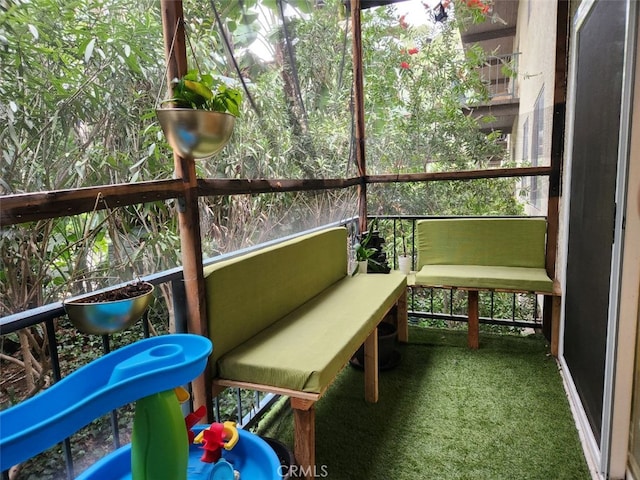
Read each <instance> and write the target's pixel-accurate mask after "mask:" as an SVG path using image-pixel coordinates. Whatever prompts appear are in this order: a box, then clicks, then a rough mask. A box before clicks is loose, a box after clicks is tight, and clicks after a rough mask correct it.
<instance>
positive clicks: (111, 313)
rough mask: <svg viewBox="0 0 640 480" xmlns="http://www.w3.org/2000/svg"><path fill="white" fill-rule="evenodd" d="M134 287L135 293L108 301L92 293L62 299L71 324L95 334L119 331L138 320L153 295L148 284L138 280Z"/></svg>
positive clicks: (150, 285) (151, 288) (152, 287)
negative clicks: (70, 298) (138, 282)
mask: <svg viewBox="0 0 640 480" xmlns="http://www.w3.org/2000/svg"><path fill="white" fill-rule="evenodd" d="M134 286H135V293H133V294H132V295H131V296H128V297H127V296H126V295H125V298H122V299H116V300H108V299H104V298H102V296H100V295H97V294H95V293H92V294H88V295H85V296H83V297H78V298H74V299H72V300H65V301H64V302H63V304H64V309H65V311H66V312H67V316H68V317H69V320H71V323H73V325H74V326H75V327H76V328H77V329H78V330H80V331H81V332H84V333H91V334H95V335H104V334H110V333H115V332H119V331H120V330H124V329H125V328H128V327H130V326H131V325H133V324H134V323H135V322H137V321H138V320H140V318H141V317H142V315H143V314H144V312H145V310H146V309H147V307H148V306H149V302H150V301H151V299H152V298H153V290H154V286H153V285H152V284H151V283H148V282H141V283H140V284H136V285H134ZM126 288H127V287H123V290H126ZM110 293H112V292H110ZM116 298H119V297H116Z"/></svg>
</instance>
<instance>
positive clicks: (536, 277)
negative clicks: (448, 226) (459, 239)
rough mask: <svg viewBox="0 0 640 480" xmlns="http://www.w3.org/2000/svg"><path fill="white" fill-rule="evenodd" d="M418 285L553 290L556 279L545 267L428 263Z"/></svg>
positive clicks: (527, 290)
mask: <svg viewBox="0 0 640 480" xmlns="http://www.w3.org/2000/svg"><path fill="white" fill-rule="evenodd" d="M415 283H416V284H417V285H427V286H442V287H459V288H474V289H478V290H483V289H498V290H519V291H523V292H538V293H551V292H552V288H553V281H552V280H551V279H550V278H549V276H548V275H547V272H546V271H545V269H544V268H527V267H500V266H498V267H496V266H487V265H425V266H424V267H422V268H421V269H420V271H418V272H417V273H416V279H415Z"/></svg>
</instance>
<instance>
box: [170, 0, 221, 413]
mask: <svg viewBox="0 0 640 480" xmlns="http://www.w3.org/2000/svg"><path fill="white" fill-rule="evenodd" d="M161 8H162V30H163V34H164V47H165V56H166V61H167V85H168V87H169V89H171V79H173V78H175V77H181V76H182V75H184V74H185V73H187V53H186V44H185V36H184V23H183V18H184V17H183V10H182V0H161ZM174 35H175V38H174ZM173 159H174V168H175V177H176V178H178V179H181V180H182V187H183V196H182V197H181V198H178V224H179V227H180V244H181V249H182V267H183V275H184V286H185V291H186V310H187V325H188V330H189V332H190V333H194V334H197V335H202V336H205V337H208V336H209V335H208V333H209V332H208V328H207V316H206V303H205V301H206V300H205V288H204V274H203V267H202V243H201V238H200V214H199V211H198V182H197V178H196V166H195V161H194V160H193V159H190V158H182V157H180V156H179V155H177V154H175V153H174V156H173ZM208 372H209V368H208V367H207V368H206V369H205V371H204V372H203V373H202V374H201V375H200V376H199V377H198V378H196V379H194V380H193V382H192V399H193V404H194V406H195V407H196V408H198V407H199V406H200V405H206V408H207V421H208V422H212V421H213V413H214V412H213V402H212V397H211V395H212V394H211V378H210V376H209V374H208Z"/></svg>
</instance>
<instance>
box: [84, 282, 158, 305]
mask: <svg viewBox="0 0 640 480" xmlns="http://www.w3.org/2000/svg"><path fill="white" fill-rule="evenodd" d="M152 288H153V286H152V285H151V284H150V283H146V282H136V283H130V284H129V285H125V286H123V287H120V288H118V289H116V290H111V291H109V292H104V293H96V294H95V295H90V296H88V297H84V298H81V299H78V300H75V301H74V303H100V302H116V301H118V300H127V299H129V298H135V297H139V296H140V295H144V294H145V293H149V292H150V291H151V289H152Z"/></svg>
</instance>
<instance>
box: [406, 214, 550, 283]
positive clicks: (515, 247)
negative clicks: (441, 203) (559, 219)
mask: <svg viewBox="0 0 640 480" xmlns="http://www.w3.org/2000/svg"><path fill="white" fill-rule="evenodd" d="M416 231H417V239H416V242H417V245H418V265H417V269H418V270H420V269H421V268H422V267H423V266H424V265H495V266H504V267H528V268H544V265H545V238H546V233H547V222H546V220H545V219H544V218H455V219H449V218H447V219H429V220H420V221H418V222H417V226H416Z"/></svg>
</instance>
